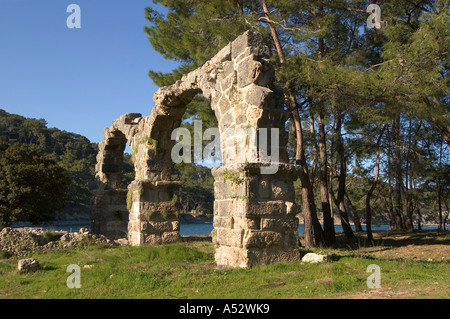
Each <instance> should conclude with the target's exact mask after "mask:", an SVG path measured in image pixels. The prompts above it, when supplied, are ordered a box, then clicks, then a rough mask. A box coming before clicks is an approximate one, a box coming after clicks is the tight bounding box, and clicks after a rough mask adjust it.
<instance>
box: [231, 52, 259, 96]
mask: <svg viewBox="0 0 450 319" xmlns="http://www.w3.org/2000/svg"><path fill="white" fill-rule="evenodd" d="M236 68H237V86H238V88H243V87H246V86H247V85H249V84H252V83H255V81H256V80H257V79H258V78H259V77H260V75H261V72H262V64H261V62H259V61H256V60H255V57H254V56H253V55H251V56H248V57H246V58H244V59H243V60H241V61H240V62H239V64H238V65H237V67H236Z"/></svg>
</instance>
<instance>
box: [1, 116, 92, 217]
mask: <svg viewBox="0 0 450 319" xmlns="http://www.w3.org/2000/svg"><path fill="white" fill-rule="evenodd" d="M0 143H7V144H16V143H20V144H35V145H39V146H40V147H41V148H42V149H43V150H44V151H45V152H46V153H48V154H51V155H52V156H53V157H54V159H55V160H56V161H57V162H58V163H59V165H61V167H63V168H64V169H65V170H66V172H67V174H68V175H69V177H70V179H71V181H72V183H71V184H70V185H69V187H68V189H67V192H66V199H67V205H66V209H65V210H64V211H62V212H58V213H57V215H56V218H57V219H87V218H89V209H88V206H89V204H90V200H91V193H90V191H89V183H90V182H92V181H93V180H94V168H95V163H96V155H97V152H98V148H97V145H96V144H95V143H91V142H90V141H89V139H87V138H86V137H84V136H82V135H80V134H76V133H70V132H66V131H61V130H59V129H57V128H48V127H47V122H46V121H45V120H44V119H33V118H25V117H23V116H20V115H16V114H10V113H8V112H6V111H4V110H2V109H0Z"/></svg>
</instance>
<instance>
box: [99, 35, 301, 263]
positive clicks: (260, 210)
mask: <svg viewBox="0 0 450 319" xmlns="http://www.w3.org/2000/svg"><path fill="white" fill-rule="evenodd" d="M273 80H274V70H273V67H272V66H271V64H270V62H269V49H268V48H267V47H266V46H265V45H264V44H263V41H262V37H261V35H259V34H257V33H253V32H250V31H248V32H246V33H245V34H243V35H241V36H240V37H238V38H237V39H236V40H234V41H233V42H231V43H229V44H228V45H227V46H226V47H224V48H223V49H222V50H221V51H220V52H219V53H218V54H217V55H216V56H215V57H213V58H212V59H211V60H209V61H208V62H206V63H205V64H204V65H203V66H202V67H201V68H199V69H197V70H195V71H193V72H191V73H189V74H187V75H186V76H184V77H183V78H182V79H181V80H180V81H177V82H176V83H174V84H173V85H171V86H168V87H163V88H160V89H159V90H158V91H157V92H156V93H155V94H154V97H153V100H154V102H155V107H154V108H153V109H152V112H151V114H150V116H146V117H142V116H141V115H140V114H135V113H128V114H125V115H122V116H121V117H120V118H119V119H117V120H115V121H114V123H113V124H112V126H111V127H110V128H106V129H105V130H104V136H105V140H104V141H103V142H102V143H100V145H99V153H98V156H97V165H96V181H97V186H96V189H95V190H94V204H93V207H92V230H93V231H94V232H96V233H101V234H104V235H106V236H110V237H125V236H128V241H129V244H131V245H146V244H148V245H155V244H165V243H173V242H176V241H177V240H178V239H179V228H180V225H179V221H178V214H177V206H178V197H177V191H178V189H179V188H180V186H181V185H180V183H179V182H176V181H172V180H171V179H170V178H171V161H172V159H171V150H172V147H173V146H174V144H175V141H174V140H172V139H171V134H172V131H173V130H174V129H176V128H178V127H179V126H180V124H181V118H182V116H183V114H184V112H185V111H186V106H187V105H188V104H189V102H190V101H191V100H192V99H193V98H194V96H195V95H196V94H203V95H204V96H205V97H206V98H208V99H209V100H210V101H211V107H212V109H213V110H214V112H215V115H216V117H217V119H218V123H219V131H220V134H221V136H222V133H223V132H224V131H225V130H226V129H228V128H244V129H248V128H249V127H251V128H254V129H255V130H256V131H257V130H259V129H261V128H278V129H279V145H280V148H279V150H278V151H279V163H277V164H278V165H279V166H278V170H277V171H276V173H274V174H261V167H264V166H265V165H267V164H266V163H263V161H261V159H260V158H257V159H256V160H255V161H252V162H250V163H248V162H246V163H239V162H238V161H237V160H236V159H233V158H231V159H229V158H227V157H225V156H223V155H224V151H226V150H227V147H228V151H229V148H230V147H236V145H235V144H233V143H227V141H226V139H224V138H221V151H222V162H223V165H222V166H220V167H215V168H213V170H212V173H213V176H214V179H215V183H214V196H215V201H214V231H213V242H214V244H215V245H216V253H215V259H216V262H217V264H218V265H219V266H226V267H249V266H253V265H262V264H268V263H274V262H286V261H293V260H299V258H300V256H299V251H298V239H297V227H298V220H297V218H296V217H295V214H296V204H295V202H294V186H293V181H294V180H295V179H297V176H298V168H297V167H296V166H293V165H289V164H288V158H287V151H286V144H287V132H286V131H285V129H284V125H285V122H286V119H287V113H286V111H285V110H284V108H283V103H280V98H282V95H280V94H279V93H277V92H278V91H277V90H276V88H275V87H274V86H273ZM229 138H233V140H237V139H238V138H240V137H239V136H231V137H230V136H229V135H227V139H229ZM126 143H128V144H129V145H130V147H131V149H132V153H133V154H132V156H133V161H134V166H135V173H136V175H135V180H134V181H133V182H132V183H131V184H130V185H128V189H122V188H121V178H122V176H121V171H122V162H123V152H124V149H125V146H126ZM230 145H231V146H230ZM240 151H244V152H245V154H247V153H250V151H251V150H250V148H249V146H248V145H247V144H246V146H245V149H243V150H242V149H241V150H240Z"/></svg>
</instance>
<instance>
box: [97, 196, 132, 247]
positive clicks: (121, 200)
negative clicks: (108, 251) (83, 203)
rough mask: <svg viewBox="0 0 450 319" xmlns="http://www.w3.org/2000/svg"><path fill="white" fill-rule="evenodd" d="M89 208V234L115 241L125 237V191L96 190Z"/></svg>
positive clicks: (126, 211) (126, 212) (126, 224)
mask: <svg viewBox="0 0 450 319" xmlns="http://www.w3.org/2000/svg"><path fill="white" fill-rule="evenodd" d="M93 195H94V196H93V198H94V203H93V206H92V207H91V232H93V233H94V234H103V235H105V236H106V237H108V238H111V239H117V238H123V237H126V235H127V227H128V209H127V206H126V204H125V202H126V196H127V190H126V189H107V190H96V191H94V192H93Z"/></svg>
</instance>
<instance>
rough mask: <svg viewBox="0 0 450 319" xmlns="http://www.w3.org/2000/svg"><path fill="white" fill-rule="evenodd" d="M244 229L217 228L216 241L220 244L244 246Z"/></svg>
mask: <svg viewBox="0 0 450 319" xmlns="http://www.w3.org/2000/svg"><path fill="white" fill-rule="evenodd" d="M243 235H244V230H243V229H225V228H217V229H216V230H215V241H216V244H218V245H224V246H232V247H242V237H243Z"/></svg>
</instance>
